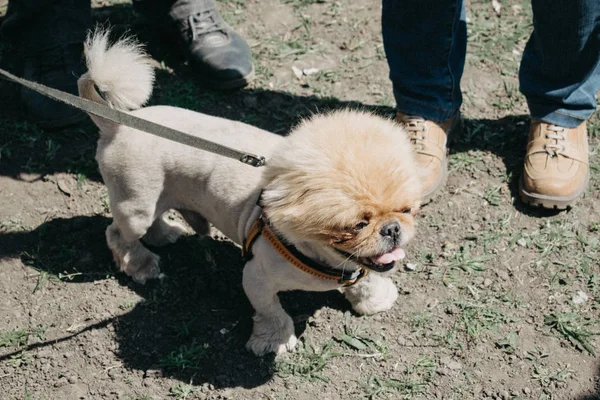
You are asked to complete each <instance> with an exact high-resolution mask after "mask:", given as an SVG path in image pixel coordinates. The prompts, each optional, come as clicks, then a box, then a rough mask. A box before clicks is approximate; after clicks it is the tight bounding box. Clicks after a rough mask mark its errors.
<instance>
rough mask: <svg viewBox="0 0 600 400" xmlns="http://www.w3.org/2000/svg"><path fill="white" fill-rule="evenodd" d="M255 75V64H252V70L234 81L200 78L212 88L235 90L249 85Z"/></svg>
mask: <svg viewBox="0 0 600 400" xmlns="http://www.w3.org/2000/svg"><path fill="white" fill-rule="evenodd" d="M255 77H256V73H255V72H254V66H252V71H250V72H249V73H248V74H247V75H245V76H243V77H241V78H239V79H235V80H233V81H223V82H219V81H215V80H209V79H202V78H198V79H199V81H200V82H201V83H202V84H203V85H204V86H206V87H208V88H211V89H217V90H234V89H241V88H243V87H245V86H248V84H249V83H250V82H252V81H253V80H254V78H255Z"/></svg>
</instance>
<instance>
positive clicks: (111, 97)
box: [77, 29, 154, 133]
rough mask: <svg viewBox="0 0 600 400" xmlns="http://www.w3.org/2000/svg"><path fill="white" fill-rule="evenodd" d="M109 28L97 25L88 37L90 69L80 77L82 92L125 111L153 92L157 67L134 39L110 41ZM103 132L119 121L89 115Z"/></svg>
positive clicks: (97, 100) (84, 95) (80, 94)
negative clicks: (105, 28)
mask: <svg viewBox="0 0 600 400" xmlns="http://www.w3.org/2000/svg"><path fill="white" fill-rule="evenodd" d="M108 36H109V32H108V31H107V30H102V29H96V31H95V32H94V33H91V34H90V35H88V38H87V39H86V41H85V59H86V64H87V69H88V72H87V73H85V74H84V75H82V76H81V78H79V80H78V81H77V84H78V87H79V96H80V97H83V98H85V99H88V100H92V101H95V102H97V103H101V104H105V105H108V106H110V107H113V108H116V109H118V110H122V111H129V110H134V109H137V108H140V107H141V106H142V105H144V103H146V101H148V99H149V98H150V95H151V94H152V86H153V83H154V68H153V66H152V64H151V59H150V57H149V56H148V55H147V54H146V52H145V51H144V49H143V48H142V46H141V45H140V44H139V43H138V42H136V41H135V40H134V39H131V38H125V39H120V40H119V41H117V42H116V43H114V44H112V45H110V43H109V39H108ZM90 117H91V118H92V120H93V121H94V123H95V124H96V125H98V127H99V128H100V130H101V131H102V132H103V133H109V132H114V131H115V128H116V127H117V126H118V125H117V124H115V123H113V122H111V121H108V120H106V119H104V118H100V117H97V116H94V115H90Z"/></svg>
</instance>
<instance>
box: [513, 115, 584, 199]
mask: <svg viewBox="0 0 600 400" xmlns="http://www.w3.org/2000/svg"><path fill="white" fill-rule="evenodd" d="M588 181H589V166H588V139H587V125H586V123H585V122H584V123H582V124H581V125H579V126H578V127H577V128H572V129H569V128H562V127H560V126H556V125H552V124H547V123H545V122H542V121H539V120H532V121H531V126H530V128H529V142H528V143H527V153H526V154H525V168H524V170H523V175H522V177H521V181H520V185H519V186H520V187H519V189H520V190H519V191H520V194H521V200H522V201H523V202H524V203H527V204H531V205H537V206H541V207H544V208H555V209H559V210H562V209H565V208H567V207H569V206H572V205H573V204H574V203H575V202H576V201H577V199H578V198H579V197H580V196H581V195H582V194H583V192H584V191H585V189H586V188H587V185H588Z"/></svg>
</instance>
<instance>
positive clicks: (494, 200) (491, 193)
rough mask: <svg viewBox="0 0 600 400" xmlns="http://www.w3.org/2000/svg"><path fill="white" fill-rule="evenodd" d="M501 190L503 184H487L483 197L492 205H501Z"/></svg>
mask: <svg viewBox="0 0 600 400" xmlns="http://www.w3.org/2000/svg"><path fill="white" fill-rule="evenodd" d="M500 190H502V185H497V186H492V185H488V186H486V187H485V189H484V190H483V199H484V200H485V201H487V202H488V204H489V205H491V206H499V205H500V201H501V200H502V198H501V197H500Z"/></svg>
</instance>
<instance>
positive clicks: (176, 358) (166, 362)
mask: <svg viewBox="0 0 600 400" xmlns="http://www.w3.org/2000/svg"><path fill="white" fill-rule="evenodd" d="M206 349H207V347H206V345H200V344H197V343H192V344H191V345H189V346H186V345H181V346H180V347H179V348H178V349H177V350H175V351H173V352H171V353H170V354H169V355H168V356H167V357H165V358H163V359H161V360H160V361H159V365H160V366H161V367H162V368H165V369H175V370H180V371H183V370H186V369H191V370H194V369H200V368H201V367H200V365H199V364H200V363H202V362H203V361H204V358H205V356H206Z"/></svg>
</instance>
